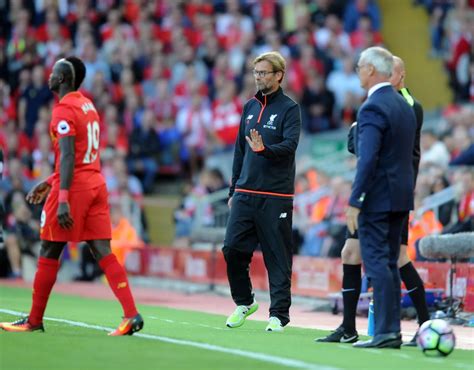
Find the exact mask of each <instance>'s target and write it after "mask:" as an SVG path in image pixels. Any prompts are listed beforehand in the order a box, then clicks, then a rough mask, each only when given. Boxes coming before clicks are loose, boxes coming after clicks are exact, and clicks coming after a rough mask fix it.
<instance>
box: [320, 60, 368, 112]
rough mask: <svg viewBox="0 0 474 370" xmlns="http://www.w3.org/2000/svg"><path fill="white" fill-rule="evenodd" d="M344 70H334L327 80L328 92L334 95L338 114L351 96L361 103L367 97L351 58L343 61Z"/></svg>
mask: <svg viewBox="0 0 474 370" xmlns="http://www.w3.org/2000/svg"><path fill="white" fill-rule="evenodd" d="M343 61H344V62H343V63H344V64H343V68H342V70H333V71H332V72H331V73H329V76H328V80H327V87H328V90H330V91H332V92H333V93H334V97H335V99H336V109H337V111H338V112H340V111H341V110H342V108H343V107H345V106H346V104H347V99H348V96H349V95H353V96H355V97H356V98H357V99H358V100H359V101H362V99H363V98H364V97H365V95H366V94H365V91H364V89H362V87H360V82H359V77H358V76H357V74H356V73H355V70H354V60H353V59H352V57H350V56H346V57H344V59H343Z"/></svg>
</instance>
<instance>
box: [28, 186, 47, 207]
mask: <svg viewBox="0 0 474 370" xmlns="http://www.w3.org/2000/svg"><path fill="white" fill-rule="evenodd" d="M50 190H51V186H50V185H49V184H48V183H47V182H46V181H43V182H40V183H39V184H36V185H35V186H34V187H33V189H31V190H30V191H29V193H28V194H27V195H26V201H27V202H28V203H30V204H40V203H42V202H43V201H44V200H45V198H46V197H47V196H48V194H49V191H50Z"/></svg>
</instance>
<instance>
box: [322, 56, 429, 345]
mask: <svg viewBox="0 0 474 370" xmlns="http://www.w3.org/2000/svg"><path fill="white" fill-rule="evenodd" d="M404 78H405V66H404V63H403V60H402V59H400V58H399V57H396V56H394V63H393V73H392V77H391V78H390V83H391V84H392V85H393V87H394V88H395V89H397V90H398V92H399V93H400V94H401V95H402V96H403V97H404V98H405V100H406V102H407V103H408V104H409V105H410V106H411V107H412V108H413V110H414V113H415V117H416V124H417V127H416V135H415V145H414V147H413V170H414V174H415V183H416V177H417V174H418V167H419V163H420V135H421V128H422V125H423V107H422V106H421V104H420V103H419V102H418V101H417V100H415V99H414V98H413V97H412V95H411V94H410V92H409V91H408V89H407V88H406V87H405V83H404ZM347 147H348V150H349V152H351V153H352V154H356V148H357V124H356V123H355V124H353V125H352V127H351V129H350V131H349V138H348V144H347ZM414 185H415V184H414ZM407 244H408V217H407V218H406V219H405V220H404V221H403V227H402V233H401V246H400V256H399V258H398V268H399V272H400V277H401V280H402V281H403V282H404V283H405V287H406V289H407V291H408V294H409V296H410V298H411V300H412V302H413V304H414V306H415V309H416V312H417V314H418V323H419V324H420V325H421V324H423V323H424V322H425V321H427V320H429V313H428V307H427V305H426V297H425V288H424V284H423V280H421V278H420V276H419V274H418V272H417V271H416V269H415V267H414V266H413V264H412V263H411V261H410V259H409V258H408V256H407V253H406V249H407ZM341 257H342V258H341V259H342V263H343V265H342V267H343V278H342V299H343V307H344V310H343V312H344V319H343V322H342V324H341V325H340V326H339V327H338V328H337V329H336V330H335V331H333V332H332V333H330V334H329V335H328V336H326V337H324V338H318V339H316V341H317V342H336V343H339V342H342V343H353V342H355V341H356V340H357V338H358V334H357V331H356V328H355V326H356V325H355V318H356V311H357V303H358V301H359V295H360V289H361V281H362V275H361V263H362V259H361V255H360V246H359V238H358V234H357V231H356V232H355V233H354V234H351V233H350V232H349V231H348V232H347V235H346V243H345V245H344V248H343V249H342V253H341ZM374 304H375V305H376V304H377V303H376V302H374ZM404 345H406V346H416V335H415V336H414V337H413V339H412V340H411V341H409V342H407V343H405V344H404Z"/></svg>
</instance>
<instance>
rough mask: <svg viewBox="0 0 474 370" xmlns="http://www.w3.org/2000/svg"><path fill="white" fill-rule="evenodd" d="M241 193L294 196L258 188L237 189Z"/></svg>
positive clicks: (283, 196)
mask: <svg viewBox="0 0 474 370" xmlns="http://www.w3.org/2000/svg"><path fill="white" fill-rule="evenodd" d="M235 191H236V192H239V193H250V194H262V195H273V196H276V197H282V198H293V196H294V194H283V193H271V192H269V191H258V190H247V189H235Z"/></svg>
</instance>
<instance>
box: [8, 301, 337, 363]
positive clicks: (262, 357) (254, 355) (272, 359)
mask: <svg viewBox="0 0 474 370" xmlns="http://www.w3.org/2000/svg"><path fill="white" fill-rule="evenodd" d="M0 312H3V313H6V314H10V315H15V316H21V315H24V313H23V312H18V311H12V310H7V309H2V308H0ZM44 319H45V320H49V321H55V322H61V323H64V324H68V325H71V326H77V327H81V328H86V329H95V330H101V331H112V330H114V329H113V328H109V327H106V326H100V325H91V324H86V323H85V322H80V321H72V320H66V319H57V318H54V317H45V318H44ZM133 336H134V337H140V338H146V339H152V340H158V341H160V342H166V343H172V344H177V345H182V346H189V347H196V348H201V349H205V350H209V351H214V352H222V353H227V354H231V355H235V356H241V357H247V358H251V359H254V360H259V361H263V362H268V363H273V364H277V365H282V366H288V367H292V368H297V369H307V370H338V369H337V368H335V367H331V366H325V365H317V364H312V363H309V362H304V361H300V360H294V359H291V358H285V357H279V356H272V355H267V354H265V353H258V352H250V351H245V350H241V349H232V348H226V347H221V346H216V345H214V344H208V343H199V342H193V341H190V340H184V339H175V338H169V337H163V336H160V335H153V334H143V333H136V334H133Z"/></svg>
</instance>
